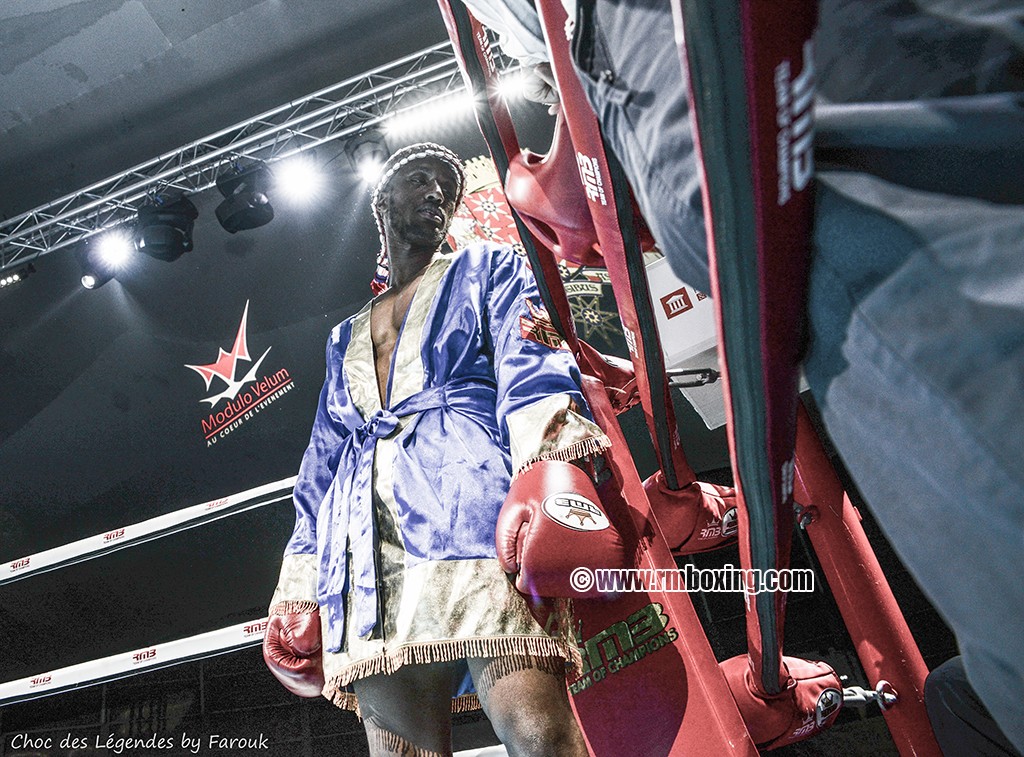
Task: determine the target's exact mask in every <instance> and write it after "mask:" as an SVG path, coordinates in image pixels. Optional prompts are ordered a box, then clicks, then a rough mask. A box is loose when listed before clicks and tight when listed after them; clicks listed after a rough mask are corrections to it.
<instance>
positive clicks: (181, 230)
mask: <svg viewBox="0 0 1024 757" xmlns="http://www.w3.org/2000/svg"><path fill="white" fill-rule="evenodd" d="M198 215H199V211H198V210H196V206H195V205H193V204H192V202H191V201H190V200H189V199H188V198H187V197H185V196H184V195H183V194H166V195H157V196H156V197H154V198H153V199H152V200H151V201H149V202H147V203H146V204H145V205H143V206H142V207H141V208H139V219H138V221H137V222H136V225H135V246H136V247H138V249H139V252H144V253H146V254H147V255H149V256H150V257H153V258H156V259H157V260H166V261H168V262H170V261H172V260H177V259H178V258H179V257H181V255H182V253H185V252H188V251H189V250H191V249H192V226H193V225H194V223H195V220H196V217H197V216H198Z"/></svg>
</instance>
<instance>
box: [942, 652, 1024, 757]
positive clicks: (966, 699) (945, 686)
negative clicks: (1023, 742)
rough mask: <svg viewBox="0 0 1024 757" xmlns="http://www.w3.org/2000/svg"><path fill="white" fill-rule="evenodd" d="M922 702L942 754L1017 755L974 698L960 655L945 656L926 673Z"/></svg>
mask: <svg viewBox="0 0 1024 757" xmlns="http://www.w3.org/2000/svg"><path fill="white" fill-rule="evenodd" d="M924 703H925V706H926V707H927V708H928V718H929V719H930V720H931V721H932V729H933V730H934V731H935V739H936V741H938V742H939V746H940V747H942V752H943V754H948V755H956V754H975V755H982V756H983V757H1020V753H1019V752H1018V751H1016V750H1015V749H1014V748H1013V747H1012V746H1011V745H1010V742H1009V741H1007V740H1006V736H1004V735H1003V732H1002V731H1000V730H999V726H998V725H996V722H995V720H993V719H992V716H991V715H990V714H989V712H988V710H986V709H985V705H984V704H982V702H981V700H980V699H978V695H977V693H976V692H975V691H974V689H973V688H972V687H971V684H970V682H969V681H968V680H967V673H966V672H965V671H964V663H963V659H962V658H960V657H954V658H953V659H952V660H946V662H944V663H942V665H940V666H939V667H937V668H936V669H935V670H933V671H932V672H931V673H929V674H928V678H927V679H925V682H924Z"/></svg>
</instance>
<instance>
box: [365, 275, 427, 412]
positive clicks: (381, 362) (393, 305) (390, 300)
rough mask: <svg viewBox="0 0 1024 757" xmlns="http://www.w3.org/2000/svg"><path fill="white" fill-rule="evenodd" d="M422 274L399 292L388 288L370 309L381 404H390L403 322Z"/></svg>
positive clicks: (371, 332)
mask: <svg viewBox="0 0 1024 757" xmlns="http://www.w3.org/2000/svg"><path fill="white" fill-rule="evenodd" d="M421 278H422V274H420V275H419V276H417V277H416V278H415V279H413V280H412V281H410V282H409V283H408V284H407V285H406V286H404V287H402V289H401V290H399V291H397V292H396V291H394V290H388V291H387V292H385V293H384V294H382V295H381V296H380V297H378V298H377V299H376V300H374V302H373V307H372V308H371V309H370V337H371V338H372V340H373V360H374V366H375V368H376V371H377V391H378V392H379V395H380V404H381V407H387V399H388V397H387V391H388V376H390V375H391V363H392V360H393V358H394V353H395V347H397V345H398V336H399V333H400V332H401V330H402V322H403V321H404V320H405V314H406V313H407V312H408V311H409V305H410V304H412V299H413V296H414V295H415V294H416V289H417V288H418V287H419V284H420V279H421Z"/></svg>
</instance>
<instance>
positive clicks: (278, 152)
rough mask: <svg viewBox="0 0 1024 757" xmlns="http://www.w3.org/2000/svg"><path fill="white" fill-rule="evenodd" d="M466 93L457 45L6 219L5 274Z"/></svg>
mask: <svg viewBox="0 0 1024 757" xmlns="http://www.w3.org/2000/svg"><path fill="white" fill-rule="evenodd" d="M496 57H498V56H496ZM498 64H499V66H501V67H503V68H504V67H507V60H505V59H502V58H500V57H498ZM464 89H465V85H464V83H463V80H462V76H461V74H460V72H459V67H458V62H457V61H456V59H455V54H454V52H453V51H452V48H451V43H450V42H448V41H445V42H440V43H438V44H436V45H433V46H432V47H428V48H426V49H424V50H421V51H420V52H417V53H413V54H412V55H408V56H406V57H404V58H401V59H399V60H396V61H393V62H391V63H388V64H386V65H384V66H381V67H379V68H376V69H373V70H371V71H368V72H366V73H363V74H360V75H359V76H355V77H353V78H351V79H347V80H346V81H343V82H340V83H338V84H334V85H332V86H330V87H327V88H325V89H322V90H320V91H319V92H314V93H313V94H311V95H307V96H306V97H303V98H301V99H299V100H294V101H292V102H290V103H287V104H285V105H281V106H279V107H277V108H274V109H272V110H269V111H267V112H266V113H263V114H261V115H258V116H256V117H255V118H251V119H249V120H247V121H243V122H242V123H239V124H236V125H235V126H231V127H229V128H227V129H222V130H221V131H218V132H217V133H215V134H211V135H210V136H208V137H205V138H203V139H200V140H197V141H195V142H192V143H190V144H187V145H185V146H184V147H180V148H178V149H177V150H174V151H173V152H170V153H167V154H165V155H161V156H159V157H157V158H154V159H152V160H149V161H146V162H145V163H141V164H139V165H137V166H135V167H134V168H130V169H128V170H127V171H123V172H122V173H119V174H116V175H114V176H111V177H110V178H108V179H105V180H103V181H100V182H97V183H96V184H93V185H92V186H89V187H86V188H85V189H81V190H79V191H77V192H73V193H71V194H69V195H66V196H64V197H61V198H60V199H58V200H54V201H53V202H50V203H47V204H46V205H43V206H41V207H38V208H36V209H34V210H30V211H28V212H26V213H22V214H21V215H19V216H17V217H15V218H11V219H9V220H6V221H3V222H2V223H0V270H4V269H6V268H8V267H10V266H13V265H14V264H15V263H24V262H27V261H29V260H33V259H34V258H37V257H39V256H41V255H45V254H47V253H50V252H53V251H55V250H59V249H61V248H63V247H67V246H69V245H72V244H74V243H76V242H78V241H80V240H82V239H85V238H86V237H90V236H93V235H94V234H98V233H100V232H101V231H104V230H106V229H109V228H112V227H114V226H118V225H120V224H122V223H125V222H127V221H130V220H132V219H133V218H134V217H135V216H136V215H137V213H138V209H139V206H140V205H142V204H143V203H144V202H145V200H146V198H147V197H149V196H152V195H153V194H156V193H158V192H161V191H164V190H167V189H172V188H173V189H178V190H181V191H182V192H185V193H186V194H195V193H197V192H201V191H203V190H204V189H208V188H209V187H212V186H214V185H215V184H216V182H217V176H218V175H219V174H220V173H222V172H223V171H225V170H228V169H229V168H230V166H231V165H232V164H233V163H234V162H235V161H237V160H238V159H239V158H254V159H258V160H262V161H264V162H266V163H272V162H274V161H277V160H282V159H284V158H287V157H289V156H291V155H294V154H296V153H299V152H302V151H304V150H308V149H310V148H312V147H316V146H317V145H320V144H323V143H325V142H329V141H331V140H335V139H339V138H342V137H346V136H350V135H353V134H357V133H359V132H361V131H363V130H365V129H367V128H370V127H372V126H375V125H377V124H381V122H383V121H384V120H385V119H387V118H389V117H391V116H392V115H396V114H398V113H401V112H402V111H404V110H408V109H410V108H413V107H417V106H419V105H422V104H423V103H426V102H431V101H433V100H438V99H440V98H443V97H445V96H447V95H450V94H452V93H454V92H459V91H462V90H464Z"/></svg>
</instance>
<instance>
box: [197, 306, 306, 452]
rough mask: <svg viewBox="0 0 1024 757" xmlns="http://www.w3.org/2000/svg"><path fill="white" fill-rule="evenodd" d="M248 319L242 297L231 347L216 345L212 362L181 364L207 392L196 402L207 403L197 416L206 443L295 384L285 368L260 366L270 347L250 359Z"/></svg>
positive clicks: (248, 418)
mask: <svg viewBox="0 0 1024 757" xmlns="http://www.w3.org/2000/svg"><path fill="white" fill-rule="evenodd" d="M248 320H249V301H248V300H246V303H245V309H244V310H243V311H242V321H241V323H239V324H238V333H237V334H235V341H234V344H233V345H232V346H231V350H230V351H228V352H225V351H224V349H223V348H218V350H217V359H216V361H214V362H213V363H209V364H206V365H190V364H187V363H186V364H185V367H186V368H191V369H192V370H193V371H195V372H196V373H198V374H199V375H200V376H202V377H203V381H204V382H205V383H206V391H207V392H209V393H210V394H209V396H207V397H203V398H201V399H200V400H199V402H200V404H204V405H208V406H209V408H208V409H207V412H206V415H205V417H202V418H200V427H201V430H202V434H203V439H204V440H205V441H206V446H207V447H212V446H213V445H214V444H217V442H218V441H220V440H223V439H226V438H227V437H228V436H229V435H231V434H232V433H234V432H236V431H237V430H238V429H239V428H241V427H242V426H243V425H244V424H245V423H247V422H249V421H251V420H253V419H254V418H255V417H256V416H257V414H259V412H260V411H262V410H263V409H265V408H266V407H267V406H268V405H270V404H271V403H272V402H275V401H276V400H277V399H278V398H280V397H281V396H283V395H284V394H285V393H287V392H289V391H291V390H292V389H293V388H294V387H295V383H294V382H293V381H292V377H291V375H290V374H289V373H288V369H287V368H279V369H278V370H276V371H268V370H266V369H265V368H264V367H263V364H264V360H265V359H266V357H267V355H268V354H269V353H270V349H271V348H270V347H267V348H266V349H265V350H264V351H263V354H262V355H260V356H259V358H258V359H256V360H255V361H253V359H252V356H251V355H250V354H249V340H248V337H247V335H246V328H247V323H248ZM261 369H263V370H261ZM239 374H241V376H239Z"/></svg>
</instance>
